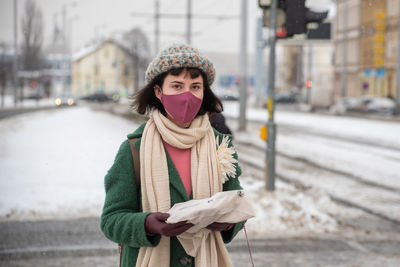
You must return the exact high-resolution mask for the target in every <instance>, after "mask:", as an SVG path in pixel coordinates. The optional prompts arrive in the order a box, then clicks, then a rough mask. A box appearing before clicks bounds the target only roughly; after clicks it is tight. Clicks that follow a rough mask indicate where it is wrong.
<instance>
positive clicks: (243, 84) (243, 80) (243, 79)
mask: <svg viewBox="0 0 400 267" xmlns="http://www.w3.org/2000/svg"><path fill="white" fill-rule="evenodd" d="M241 11H242V14H241V33H240V55H239V68H240V114H239V129H238V130H239V131H246V102H247V0H242V7H241Z"/></svg>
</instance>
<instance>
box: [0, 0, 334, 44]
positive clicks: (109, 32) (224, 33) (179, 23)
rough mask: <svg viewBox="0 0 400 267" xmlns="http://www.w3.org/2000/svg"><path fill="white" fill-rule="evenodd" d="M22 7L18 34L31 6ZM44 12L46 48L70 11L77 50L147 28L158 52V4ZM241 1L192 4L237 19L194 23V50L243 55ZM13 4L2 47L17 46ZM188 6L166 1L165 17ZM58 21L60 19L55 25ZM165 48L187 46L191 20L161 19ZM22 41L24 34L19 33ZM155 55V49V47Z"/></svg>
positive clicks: (58, 0) (252, 2)
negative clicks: (99, 39) (155, 42)
mask: <svg viewBox="0 0 400 267" xmlns="http://www.w3.org/2000/svg"><path fill="white" fill-rule="evenodd" d="M17 2H18V17H19V20H18V24H19V25H18V28H19V29H20V28H21V25H20V24H21V18H22V16H23V7H24V3H25V2H26V0H17ZM36 2H37V4H38V5H39V6H40V8H41V9H42V13H43V20H44V41H45V43H44V46H45V47H46V46H47V45H48V44H49V43H50V41H51V39H52V33H53V29H54V24H55V21H57V24H58V25H59V26H62V9H63V6H64V5H65V6H66V7H67V8H66V10H67V20H71V21H72V46H73V51H74V52H77V51H79V50H80V49H82V48H84V46H85V45H87V44H88V43H90V41H91V40H94V38H95V35H96V34H95V32H96V29H97V32H98V36H99V37H103V38H109V37H116V38H118V37H120V36H121V33H123V32H124V31H127V30H129V29H132V28H134V27H139V28H141V29H142V30H143V31H144V32H145V33H146V34H147V37H148V39H149V41H150V44H151V45H152V46H153V44H154V40H155V38H154V37H155V35H154V25H155V23H154V19H153V18H152V16H151V15H152V14H154V6H155V5H154V3H155V0H150V1H143V0H112V1H111V0H80V1H77V0H36ZM241 2H242V1H241V0H218V1H217V0H202V1H199V0H198V1H194V0H192V13H193V16H196V15H204V14H207V15H228V16H233V17H236V18H234V19H226V20H219V21H218V20H215V19H199V18H193V20H192V45H193V46H195V47H197V48H199V49H200V50H205V51H213V52H218V51H224V52H227V51H228V52H237V51H239V43H240V42H239V37H240V19H239V18H240V10H241ZM13 3H14V0H1V1H0V42H10V43H12V41H13ZM307 5H313V6H315V7H318V8H327V7H330V6H332V0H307ZM186 9H187V1H186V0H160V12H161V13H169V14H171V13H173V14H185V13H186ZM133 13H145V14H149V15H150V16H134V15H133ZM261 13H262V12H261V9H260V8H259V7H258V1H257V0H249V1H248V51H249V52H252V51H254V50H255V25H256V18H257V17H259V16H261ZM55 18H57V19H55ZM160 31H161V36H160V48H162V47H165V46H168V45H170V44H171V43H182V42H185V31H186V19H184V18H180V17H177V18H172V19H171V18H161V20H160ZM18 34H19V37H18V38H19V40H21V37H22V36H21V33H20V32H19V33H18ZM152 49H154V48H153V47H152Z"/></svg>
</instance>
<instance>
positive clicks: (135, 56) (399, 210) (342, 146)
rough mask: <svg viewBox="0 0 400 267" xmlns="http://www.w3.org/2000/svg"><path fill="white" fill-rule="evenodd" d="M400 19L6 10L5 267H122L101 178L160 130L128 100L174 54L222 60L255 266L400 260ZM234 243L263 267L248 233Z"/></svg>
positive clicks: (343, 8)
mask: <svg viewBox="0 0 400 267" xmlns="http://www.w3.org/2000/svg"><path fill="white" fill-rule="evenodd" d="M275 4H276V6H275ZM275 8H276V9H275ZM399 14H400V0H336V1H335V0H286V1H285V0H276V1H273V0H260V1H258V0H251V1H250V0H249V1H246V0H230V1H228V0H220V1H216V0H202V1H193V0H175V1H172V0H163V1H160V0H150V1H139V0H130V1H128V0H114V1H106V0H102V1H99V0H97V1H95V0H81V1H73V0H69V1H68V0H2V1H0V266H116V265H117V264H118V261H119V258H118V255H117V249H116V245H115V244H113V243H112V242H110V241H108V240H106V239H105V238H104V237H103V235H102V233H101V232H100V230H99V229H98V228H99V227H98V224H99V216H100V214H101V208H102V205H103V201H104V185H103V180H104V175H105V174H106V172H107V170H108V169H109V168H110V167H111V165H112V163H113V160H114V157H115V155H116V153H117V151H118V147H119V145H120V144H121V143H122V142H123V141H124V140H125V139H126V135H127V134H129V133H131V132H133V131H134V130H135V129H136V128H137V127H138V126H139V125H140V124H141V123H142V122H143V121H145V120H146V119H147V117H146V116H140V115H138V114H136V113H135V112H133V111H132V110H131V109H130V108H129V103H130V100H129V95H131V94H133V93H135V92H137V91H138V90H140V88H142V87H143V86H144V73H145V71H146V68H147V65H148V64H149V62H150V61H151V60H152V58H153V57H154V56H156V55H157V53H158V52H159V51H160V50H161V49H163V48H165V47H166V46H169V45H171V44H173V43H189V44H191V45H192V46H194V47H196V48H198V49H199V50H200V51H201V52H202V53H203V54H205V55H206V56H207V57H209V58H210V59H211V61H212V62H213V63H214V65H215V68H216V73H217V76H216V80H215V82H214V84H213V86H212V89H213V90H214V92H215V93H216V94H217V95H218V96H219V97H220V98H221V100H222V101H223V104H224V112H223V115H224V118H225V123H226V125H227V126H228V127H229V128H230V130H231V132H232V134H233V136H234V143H235V146H236V149H237V151H238V154H239V162H240V165H241V167H242V171H243V175H242V177H241V184H242V186H243V188H244V189H245V190H247V191H248V192H249V194H250V195H251V197H252V198H253V199H254V203H255V208H256V211H257V217H256V218H253V219H251V220H249V221H248V223H247V233H248V235H249V238H250V245H251V247H252V248H253V258H254V261H255V263H256V265H257V266H321V265H323V266H376V265H383V266H399V265H400V256H399V253H398V251H399V247H400V64H399V63H400V49H399V43H400V41H399V40H400V34H399V32H400V26H399V25H400V20H399ZM274 17H275V18H276V20H271V18H274ZM228 250H229V251H230V253H231V256H232V259H233V260H234V263H235V266H245V265H250V257H249V253H248V248H247V245H246V241H245V235H244V233H243V232H241V233H240V234H239V236H238V238H237V240H235V241H234V242H233V243H232V244H230V245H229V246H228ZM3 264H4V265H3Z"/></svg>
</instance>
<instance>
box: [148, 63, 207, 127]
mask: <svg viewBox="0 0 400 267" xmlns="http://www.w3.org/2000/svg"><path fill="white" fill-rule="evenodd" d="M185 92H190V93H192V94H193V95H194V96H195V97H197V98H199V99H201V100H203V97H204V84H203V77H202V76H201V75H199V76H198V77H197V78H194V79H193V78H191V77H190V72H188V71H187V70H186V69H184V70H183V71H182V72H181V74H179V75H172V74H168V75H167V76H166V77H165V78H164V83H163V85H162V88H160V87H159V86H155V87H154V93H155V95H156V97H157V98H158V99H160V101H161V96H162V95H163V94H164V95H177V94H181V93H185ZM166 112H167V117H168V118H169V119H170V120H171V121H173V122H174V123H175V124H177V125H178V126H180V127H184V128H186V127H188V126H190V123H191V122H187V123H180V122H178V121H177V120H175V119H174V118H173V116H172V115H171V114H170V113H169V112H168V111H167V110H166Z"/></svg>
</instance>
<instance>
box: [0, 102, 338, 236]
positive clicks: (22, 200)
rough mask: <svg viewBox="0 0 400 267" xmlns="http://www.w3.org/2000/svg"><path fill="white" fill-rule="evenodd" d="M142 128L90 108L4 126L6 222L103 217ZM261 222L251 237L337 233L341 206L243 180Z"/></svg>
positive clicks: (2, 213)
mask: <svg viewBox="0 0 400 267" xmlns="http://www.w3.org/2000/svg"><path fill="white" fill-rule="evenodd" d="M137 126H138V125H135V124H134V123H132V122H131V121H128V120H125V119H122V118H119V117H116V116H113V115H109V114H107V113H103V112H94V111H92V110H90V109H89V108H87V107H76V108H71V109H62V110H52V111H46V112H35V113H31V114H25V115H20V116H16V117H13V118H9V119H4V120H1V121H0V219H1V220H39V219H65V218H78V217H87V216H99V215H100V213H101V207H102V204H103V201H104V186H103V179H104V175H105V173H106V171H107V170H108V168H109V167H110V166H111V164H112V161H113V159H114V156H115V154H116V152H117V150H118V147H119V145H120V144H121V142H122V141H123V140H124V139H125V138H126V134H127V133H130V132H132V131H133V130H134V129H135V128H136V127H137ZM241 183H242V185H243V187H244V189H245V190H247V191H249V192H250V195H251V196H252V197H253V199H254V204H255V208H256V210H257V217H256V218H253V219H251V220H249V222H248V224H247V229H248V232H249V234H250V235H257V234H260V233H264V232H275V233H276V232H281V233H286V232H296V233H301V232H302V231H303V232H327V231H328V232H330V231H334V230H335V229H336V227H337V222H336V221H335V219H334V218H333V217H331V216H330V215H328V212H329V213H332V212H334V211H335V210H336V209H338V207H337V206H336V205H335V204H333V203H332V201H330V199H329V197H327V195H326V194H323V193H321V192H317V191H315V192H313V193H309V192H308V193H304V192H301V191H299V190H297V189H295V188H294V187H292V186H290V185H287V184H284V183H281V182H279V181H278V182H277V191H275V192H274V193H269V192H266V191H265V185H264V182H262V181H258V180H256V179H255V178H253V177H251V176H249V175H247V176H245V177H243V178H241Z"/></svg>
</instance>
